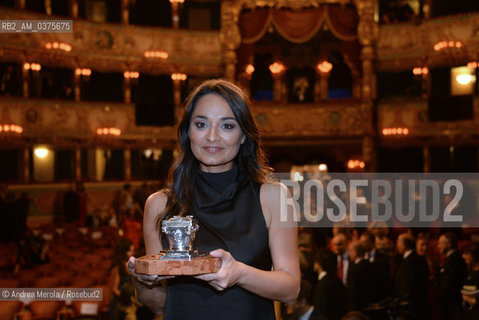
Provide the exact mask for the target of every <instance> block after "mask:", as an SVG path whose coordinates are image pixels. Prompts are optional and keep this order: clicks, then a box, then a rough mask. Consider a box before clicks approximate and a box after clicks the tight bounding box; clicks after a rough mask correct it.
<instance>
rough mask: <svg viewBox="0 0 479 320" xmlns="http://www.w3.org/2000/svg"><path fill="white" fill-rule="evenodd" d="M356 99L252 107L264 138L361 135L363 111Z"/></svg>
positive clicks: (319, 138) (363, 128)
mask: <svg viewBox="0 0 479 320" xmlns="http://www.w3.org/2000/svg"><path fill="white" fill-rule="evenodd" d="M359 105H360V102H359V101H351V102H335V103H321V104H286V103H284V104H278V103H255V104H253V105H252V110H253V113H254V116H255V120H256V122H257V124H258V126H259V128H260V130H261V132H262V133H263V134H264V136H265V138H267V139H268V138H282V139H291V138H294V139H298V138H301V139H304V138H312V137H314V138H316V139H318V140H321V139H332V138H341V137H343V138H346V137H361V136H362V135H363V134H364V130H365V126H364V120H365V118H364V114H363V113H362V112H361V110H360V108H359Z"/></svg>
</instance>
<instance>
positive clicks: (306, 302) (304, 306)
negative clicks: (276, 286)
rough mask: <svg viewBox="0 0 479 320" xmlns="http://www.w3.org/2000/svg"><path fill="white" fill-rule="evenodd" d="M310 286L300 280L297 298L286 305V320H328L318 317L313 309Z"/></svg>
mask: <svg viewBox="0 0 479 320" xmlns="http://www.w3.org/2000/svg"><path fill="white" fill-rule="evenodd" d="M311 296H312V289H311V285H310V284H309V283H308V282H307V281H306V280H301V287H300V290H299V295H298V298H297V299H296V301H295V302H293V303H292V304H290V305H288V307H287V309H286V315H285V317H284V319H286V320H328V319H325V318H324V317H322V316H320V315H319V314H318V312H317V310H316V309H315V308H314V306H313V304H312V301H311Z"/></svg>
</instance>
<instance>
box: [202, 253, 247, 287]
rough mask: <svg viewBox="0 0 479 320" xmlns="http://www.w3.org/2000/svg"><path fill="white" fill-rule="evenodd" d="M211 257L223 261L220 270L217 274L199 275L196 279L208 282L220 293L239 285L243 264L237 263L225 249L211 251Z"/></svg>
mask: <svg viewBox="0 0 479 320" xmlns="http://www.w3.org/2000/svg"><path fill="white" fill-rule="evenodd" d="M210 255H211V256H212V257H215V258H220V259H221V267H220V270H218V272H216V273H207V274H202V275H198V276H195V278H196V279H201V280H203V281H206V282H208V283H209V284H210V285H211V286H212V287H213V288H215V289H216V290H218V291H223V290H225V289H226V288H229V287H231V286H233V285H235V284H236V283H238V281H239V278H240V267H241V262H238V261H236V260H235V259H234V258H233V256H232V255H231V254H230V253H229V252H227V251H225V250H223V249H217V250H214V251H211V252H210Z"/></svg>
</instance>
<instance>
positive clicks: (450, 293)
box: [437, 232, 467, 320]
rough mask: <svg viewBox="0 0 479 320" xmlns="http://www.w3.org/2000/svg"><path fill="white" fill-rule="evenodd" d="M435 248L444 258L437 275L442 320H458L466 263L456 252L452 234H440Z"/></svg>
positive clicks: (455, 242) (454, 238) (454, 239)
mask: <svg viewBox="0 0 479 320" xmlns="http://www.w3.org/2000/svg"><path fill="white" fill-rule="evenodd" d="M437 248H438V249H439V252H440V253H441V254H442V255H443V256H445V258H446V260H445V261H444V267H443V268H441V273H440V274H439V299H440V303H441V308H442V311H443V314H444V318H445V319H446V320H450V319H459V318H460V317H461V311H462V297H461V289H462V283H463V282H464V280H465V279H466V275H467V267H466V263H465V262H464V259H463V258H462V257H461V254H460V253H459V251H458V250H457V241H456V237H455V235H454V234H453V233H451V232H446V233H444V234H442V235H441V236H440V237H439V240H438V242H437Z"/></svg>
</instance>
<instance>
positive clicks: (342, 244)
mask: <svg viewBox="0 0 479 320" xmlns="http://www.w3.org/2000/svg"><path fill="white" fill-rule="evenodd" d="M347 248H348V239H347V237H346V235H345V234H344V233H338V234H337V235H335V236H334V237H333V239H331V250H332V251H333V252H334V254H335V255H336V259H337V265H338V269H337V272H336V274H337V275H338V278H339V279H340V280H341V281H342V282H343V283H344V285H346V283H347V281H348V269H349V254H348V251H347V250H346V249H347Z"/></svg>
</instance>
